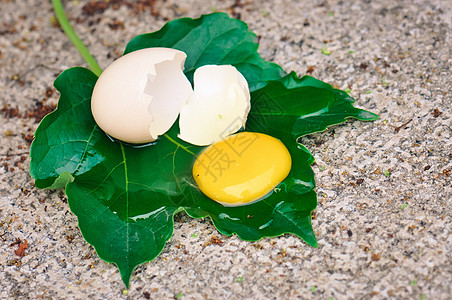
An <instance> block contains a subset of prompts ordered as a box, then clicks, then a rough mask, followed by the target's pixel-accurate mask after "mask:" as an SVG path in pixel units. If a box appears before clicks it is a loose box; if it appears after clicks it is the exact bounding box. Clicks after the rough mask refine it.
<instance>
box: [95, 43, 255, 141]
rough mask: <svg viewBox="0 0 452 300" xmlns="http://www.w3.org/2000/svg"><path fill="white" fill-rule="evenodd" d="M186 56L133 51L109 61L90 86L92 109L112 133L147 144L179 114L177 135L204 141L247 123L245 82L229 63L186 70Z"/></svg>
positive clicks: (167, 51)
mask: <svg viewBox="0 0 452 300" xmlns="http://www.w3.org/2000/svg"><path fill="white" fill-rule="evenodd" d="M186 57H187V55H186V54H185V53H184V52H182V51H179V50H175V49H169V48H147V49H142V50H138V51H134V52H131V53H129V54H126V55H124V56H122V57H120V58H119V59H118V60H116V61H114V62H113V63H112V64H111V65H109V66H108V67H107V68H106V69H105V71H104V72H103V73H102V74H101V75H100V77H99V79H98V80H97V82H96V85H95V86H94V90H93V94H92V99H91V111H92V114H93V117H94V120H95V121H96V123H97V124H98V125H99V127H100V128H101V129H102V130H103V131H104V132H106V133H107V134H108V135H110V136H111V137H113V138H115V139H118V140H121V141H124V142H127V143H132V144H142V143H149V142H153V141H155V140H157V138H158V137H159V136H160V135H163V134H164V133H165V132H166V131H168V130H169V129H170V128H171V127H172V125H173V124H174V122H175V121H176V120H177V118H178V116H179V114H180V120H179V128H180V134H179V138H181V139H183V140H185V141H187V142H189V143H192V144H194V145H199V146H205V145H209V144H211V143H212V142H214V141H217V140H220V139H222V138H224V137H226V136H228V135H229V134H232V133H234V132H236V131H238V130H239V129H240V128H242V127H244V126H245V122H246V118H247V115H248V112H249V110H250V93H249V89H248V83H247V82H246V80H245V78H244V77H243V76H242V74H240V72H239V71H237V69H236V68H235V67H233V66H230V65H221V66H216V65H205V66H202V67H200V68H198V69H197V70H195V73H194V86H195V89H194V90H193V88H192V86H191V84H190V82H189V81H188V79H187V77H186V76H185V75H184V73H183V70H184V62H185V59H186Z"/></svg>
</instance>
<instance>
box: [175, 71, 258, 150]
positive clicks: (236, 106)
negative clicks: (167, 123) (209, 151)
mask: <svg viewBox="0 0 452 300" xmlns="http://www.w3.org/2000/svg"><path fill="white" fill-rule="evenodd" d="M193 80H194V93H193V94H192V96H191V97H190V99H189V100H188V103H187V104H186V105H185V106H184V107H182V110H181V113H180V118H179V127H180V134H179V138H181V139H182V140H184V141H186V142H189V143H191V144H194V145H199V146H205V145H210V144H212V143H213V142H216V141H219V140H221V139H223V138H225V137H227V136H228V135H230V134H232V133H234V132H236V131H238V130H239V129H240V128H241V127H244V126H245V122H246V118H247V116H248V113H249V110H250V107H251V104H250V92H249V89H248V83H247V82H246V79H245V78H244V77H243V75H242V74H240V72H239V71H237V69H236V68H235V67H233V66H230V65H220V66H217V65H205V66H202V67H200V68H198V69H197V70H196V71H195V74H194V78H193Z"/></svg>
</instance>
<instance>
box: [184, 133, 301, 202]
mask: <svg viewBox="0 0 452 300" xmlns="http://www.w3.org/2000/svg"><path fill="white" fill-rule="evenodd" d="M291 166H292V159H291V157H290V154H289V151H288V150H287V148H286V147H285V146H284V144H283V143H282V142H281V141H280V140H278V139H276V138H273V137H271V136H269V135H266V134H262V133H255V132H241V133H237V134H234V135H231V136H229V137H227V138H226V139H223V140H221V141H219V142H216V143H214V144H212V145H210V146H209V147H207V148H206V149H205V150H204V151H202V152H201V153H200V154H199V156H198V158H197V159H196V161H195V164H194V166H193V177H194V178H195V181H196V183H197V184H198V186H199V189H200V190H201V191H202V192H203V193H204V194H205V195H206V196H207V197H209V198H211V199H213V200H215V201H217V202H219V203H221V204H223V205H226V206H237V205H244V204H248V203H251V202H254V201H256V200H259V199H260V198H262V197H264V196H265V195H267V194H268V193H270V192H271V191H272V190H273V189H274V188H275V187H276V186H277V185H278V184H279V183H281V181H283V180H284V179H285V178H286V177H287V175H288V174H289V172H290V169H291Z"/></svg>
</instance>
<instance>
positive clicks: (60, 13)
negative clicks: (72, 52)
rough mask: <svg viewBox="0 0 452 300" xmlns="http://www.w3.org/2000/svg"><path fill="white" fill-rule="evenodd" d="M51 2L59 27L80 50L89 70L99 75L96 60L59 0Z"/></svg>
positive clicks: (99, 70)
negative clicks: (73, 26) (75, 29)
mask: <svg viewBox="0 0 452 300" xmlns="http://www.w3.org/2000/svg"><path fill="white" fill-rule="evenodd" d="M52 4H53V10H54V11H55V15H56V17H57V20H58V22H59V23H60V26H61V28H62V29H63V30H64V33H66V35H67V37H68V38H69V39H70V40H71V42H72V43H73V44H74V46H75V48H77V50H78V52H80V54H81V55H82V57H83V59H84V60H85V61H86V62H87V63H88V66H89V67H90V69H91V71H93V72H94V74H96V75H97V76H99V75H100V74H101V73H102V69H101V68H100V67H99V65H98V64H97V61H96V60H95V59H94V57H93V56H92V55H91V53H89V50H88V48H86V46H85V45H84V44H83V42H82V40H81V39H80V38H79V37H78V36H77V34H76V33H75V31H74V29H73V28H72V26H71V24H70V23H69V20H68V19H67V17H66V14H65V13H64V8H63V5H62V4H61V0H52Z"/></svg>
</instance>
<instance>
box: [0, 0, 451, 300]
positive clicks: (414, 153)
mask: <svg viewBox="0 0 452 300" xmlns="http://www.w3.org/2000/svg"><path fill="white" fill-rule="evenodd" d="M88 3H89V1H82V0H79V1H65V5H66V7H67V12H68V15H69V17H70V20H71V22H72V24H74V26H75V29H76V31H77V32H78V33H79V34H80V36H81V38H82V40H83V41H85V42H86V43H87V46H88V48H89V49H90V51H91V52H92V53H93V55H94V56H95V57H96V58H97V59H98V61H99V63H100V65H101V67H105V66H106V65H108V64H109V63H110V62H112V61H113V60H114V59H115V58H116V57H118V56H119V55H120V54H121V52H122V51H123V49H124V47H125V45H126V43H127V41H128V40H129V39H130V38H132V37H133V36H135V35H137V34H140V33H145V32H150V31H154V30H157V29H159V28H160V27H161V26H162V25H163V24H164V23H165V22H166V21H167V20H169V19H173V18H176V17H182V16H190V17H198V16H199V15H200V14H202V13H209V12H211V11H212V10H218V11H226V12H228V13H230V14H231V15H234V16H235V17H239V18H241V19H242V20H244V21H245V22H247V23H248V24H249V26H250V28H251V29H252V30H253V31H255V32H256V33H257V34H258V35H259V36H260V37H261V39H260V42H261V47H260V53H261V54H262V56H263V57H264V58H265V59H268V60H273V61H275V62H276V63H278V64H280V65H282V66H283V67H284V69H285V70H286V71H291V70H295V71H296V72H298V73H299V74H305V73H310V74H312V75H313V76H315V77H317V78H319V79H321V80H324V81H326V82H329V83H331V84H334V85H336V86H338V87H340V88H342V89H347V88H348V89H350V93H351V95H352V96H353V97H355V98H356V99H357V106H359V107H362V108H365V109H368V110H371V111H373V112H376V113H378V114H379V115H380V116H381V118H380V120H378V121H376V122H373V123H364V122H359V121H350V122H347V123H346V124H344V125H340V126H335V127H332V128H330V129H329V130H328V131H326V132H324V133H319V134H314V135H311V136H309V137H306V138H303V143H304V144H305V145H306V146H307V147H308V148H309V149H310V150H311V151H312V153H313V154H314V156H315V158H316V161H317V163H316V164H315V165H314V166H313V168H314V171H315V173H316V180H317V185H318V188H317V193H318V199H319V205H318V208H317V209H316V211H315V218H314V220H313V227H314V231H315V232H316V234H317V236H318V241H319V248H318V249H314V248H311V247H309V246H307V245H306V244H305V243H303V242H302V241H301V240H300V239H298V238H297V237H295V236H292V235H285V236H282V237H279V238H267V239H263V240H261V241H259V242H255V243H250V242H245V241H241V240H239V239H238V238H236V237H234V236H233V237H226V236H222V235H221V234H219V233H218V232H217V231H216V230H215V228H214V227H213V225H212V223H211V222H210V221H209V220H192V219H190V218H189V217H187V216H186V215H180V216H177V218H176V225H175V232H174V236H173V238H172V239H171V240H170V241H169V243H168V244H167V246H166V248H165V249H164V250H163V252H162V254H161V255H160V256H159V257H158V258H156V259H155V260H154V261H152V262H150V263H146V264H144V265H142V266H139V267H138V268H137V269H136V271H135V273H134V275H133V276H132V279H131V285H130V289H129V290H128V291H125V290H124V288H125V287H124V284H123V283H122V281H121V278H120V276H119V273H118V270H117V268H116V267H115V266H114V265H111V264H107V263H105V262H103V261H102V260H100V259H99V258H98V257H97V256H96V253H95V251H94V249H93V247H91V246H90V245H88V244H87V243H86V242H85V241H84V239H83V238H82V236H81V234H80V232H79V230H78V228H77V220H76V218H75V217H74V216H73V215H72V213H71V212H70V211H69V207H68V205H67V201H66V198H65V196H64V193H63V192H62V191H53V190H38V189H36V188H35V187H34V185H33V180H31V178H30V176H29V175H28V164H29V158H28V151H29V142H30V140H31V138H32V133H33V132H34V130H35V129H36V126H37V124H38V123H37V120H39V119H40V118H41V117H42V115H43V114H45V113H46V112H48V111H50V110H51V109H52V108H53V107H54V105H55V103H56V101H57V99H58V94H57V92H54V91H53V89H52V83H53V81H54V79H55V78H56V76H57V75H58V74H59V73H60V72H62V71H63V70H65V69H66V68H69V67H72V66H77V65H85V63H84V62H83V60H82V58H81V57H80V55H79V54H78V52H77V51H76V49H75V48H74V47H73V46H72V44H71V43H70V42H69V40H68V39H67V38H66V36H65V35H64V34H63V33H62V31H61V30H60V29H59V28H58V27H57V26H55V24H54V18H53V14H52V8H51V5H50V1H33V0H28V1H27V0H17V1H11V0H1V1H0V13H1V17H0V20H1V21H0V70H1V72H0V95H1V96H0V108H1V109H2V110H1V113H0V298H2V299H7V298H13V299H15V298H17V299H27V298H32V299H35V298H45V299H48V298H49V299H62V298H76V299H98V298H103V299H121V298H122V299H126V298H130V299H149V298H151V299H172V298H174V297H176V298H181V299H201V298H207V299H226V298H227V299H296V298H298V299H451V298H452V256H451V252H452V208H451V207H452V206H451V200H452V197H451V196H452V195H451V193H452V188H451V178H452V177H451V175H450V172H451V169H452V164H451V158H452V150H451V148H452V143H451V120H452V119H451V103H452V100H451V99H452V98H451V94H452V88H451V87H452V73H451V72H450V70H451V68H452V50H451V49H452V2H451V1H449V0H443V1H441V0H433V1H427V0H406V1H389V0H381V1H370V0H367V1H366V0H353V1H333V0H329V1H326V0H322V1H307V0H303V1H297V0H286V1H284V0H268V1H264V0H261V1H232V0H229V1H226V0H224V1H220V0H217V1H214V0H188V1H177V2H176V1H175V0H167V1H161V0H156V1H127V0H116V1H110V4H106V2H104V1H101V2H99V3H100V5H99V3H97V6H96V5H94V4H91V5H88ZM92 3H94V2H93V1H92ZM132 3H133V5H132ZM149 3H154V4H153V8H152V10H151V9H150V8H149ZM96 7H97V9H94V8H96ZM322 50H323V51H322ZM329 52H330V53H329ZM328 53H329V55H327V54H328ZM25 241H26V242H27V246H28V248H27V249H25ZM20 249H22V251H21V250H20ZM23 250H24V251H23Z"/></svg>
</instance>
